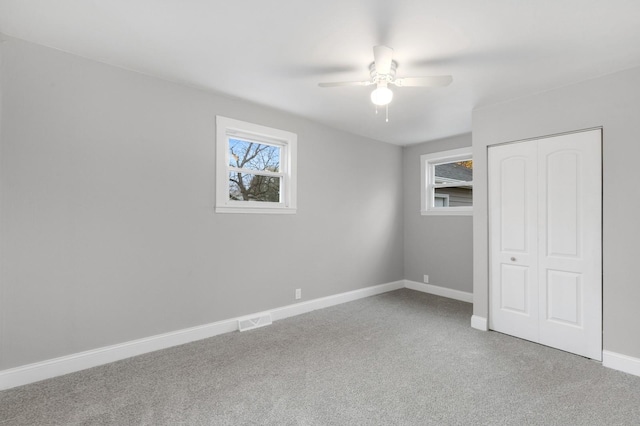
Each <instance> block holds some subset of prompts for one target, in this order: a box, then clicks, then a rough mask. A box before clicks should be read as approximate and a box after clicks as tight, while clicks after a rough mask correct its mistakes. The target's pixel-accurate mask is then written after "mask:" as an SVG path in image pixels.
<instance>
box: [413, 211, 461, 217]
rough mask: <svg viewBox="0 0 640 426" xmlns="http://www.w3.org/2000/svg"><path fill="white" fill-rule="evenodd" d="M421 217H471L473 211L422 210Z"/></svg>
mask: <svg viewBox="0 0 640 426" xmlns="http://www.w3.org/2000/svg"><path fill="white" fill-rule="evenodd" d="M420 214H421V215H422V216H473V210H422V211H420Z"/></svg>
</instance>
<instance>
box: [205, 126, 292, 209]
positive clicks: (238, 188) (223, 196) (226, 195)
mask: <svg viewBox="0 0 640 426" xmlns="http://www.w3.org/2000/svg"><path fill="white" fill-rule="evenodd" d="M216 127H217V130H216V133H217V136H216V139H217V140H216V144H217V150H216V152H217V161H216V163H217V173H216V177H217V184H216V212H218V213H295V212H296V192H295V191H296V179H295V177H296V176H295V170H296V167H295V161H296V142H297V135H295V134H294V133H291V132H286V131H284V130H278V129H272V128H269V127H264V126H259V125H257V124H252V123H246V122H244V121H239V120H233V119H230V118H226V117H221V116H218V117H216Z"/></svg>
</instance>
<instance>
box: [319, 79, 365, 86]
mask: <svg viewBox="0 0 640 426" xmlns="http://www.w3.org/2000/svg"><path fill="white" fill-rule="evenodd" d="M371 84H373V83H372V82H371V81H368V80H367V81H338V82H335V83H318V86H320V87H342V86H369V85H371Z"/></svg>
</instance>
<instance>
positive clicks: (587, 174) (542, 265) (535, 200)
mask: <svg viewBox="0 0 640 426" xmlns="http://www.w3.org/2000/svg"><path fill="white" fill-rule="evenodd" d="M601 140H602V136H601V131H600V130H596V131H589V132H580V133H572V134H567V135H562V136H557V137H551V138H545V139H539V140H534V141H527V142H521V143H514V144H510V145H503V146H497V147H491V148H490V149H489V206H490V212H489V215H490V224H489V225H490V246H491V248H490V262H491V264H490V269H491V271H490V274H491V277H490V278H491V284H490V288H491V299H490V303H491V310H490V321H489V324H490V327H491V328H492V329H494V330H496V331H500V332H503V333H507V334H511V335H514V336H517V337H521V338H524V339H527V340H531V341H534V342H538V343H542V344H545V345H548V346H553V347H555V348H559V349H563V350H566V351H569V352H573V353H576V354H579V355H582V356H586V357H589V358H593V359H597V360H600V359H601V358H602V266H601V265H602V242H601V240H602V237H601V236H602V225H601V223H602V221H601V211H602V207H601V205H602V188H601V153H600V152H601Z"/></svg>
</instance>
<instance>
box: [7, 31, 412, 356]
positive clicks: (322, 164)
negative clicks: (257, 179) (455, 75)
mask: <svg viewBox="0 0 640 426" xmlns="http://www.w3.org/2000/svg"><path fill="white" fill-rule="evenodd" d="M1 55H2V66H1V69H0V72H1V86H0V87H1V90H2V95H3V97H2V106H1V107H2V110H1V111H2V113H1V116H0V120H1V121H0V122H1V123H2V127H1V133H0V143H1V145H0V177H1V179H0V185H1V186H0V191H1V194H0V202H1V217H0V233H1V243H0V244H1V245H0V249H1V254H0V262H1V264H0V267H1V276H0V279H1V281H0V282H1V289H0V290H1V291H2V293H1V296H2V299H1V301H0V303H1V305H0V310H1V312H2V317H1V328H0V344H1V345H2V347H1V348H0V369H6V368H10V367H15V366H18V365H24V364H28V363H32V362H36V361H41V360H45V359H50V358H54V357H57V356H62V355H67V354H71V353H76V352H80V351H84V350H88V349H92V348H97V347H101V346H105V345H110V344H116V343H120V342H125V341H128V340H132V339H136V338H142V337H146V336H151V335H155V334H158V333H163V332H169V331H172V330H178V329H182V328H185V327H190V326H195V325H200V324H206V323H210V322H214V321H218V320H222V319H226V318H232V317H235V316H239V315H243V314H248V313H252V312H257V311H262V310H267V309H270V308H274V307H278V306H284V305H287V304H290V303H294V302H295V301H294V297H293V296H294V289H295V288H302V294H303V300H308V299H313V298H318V297H322V296H327V295H332V294H336V293H340V292H344V291H349V290H354V289H358V288H362V287H366V286H371V285H375V284H380V283H385V282H391V281H395V280H400V279H402V278H403V261H402V259H403V216H402V208H403V206H402V196H403V194H402V169H401V167H402V149H401V148H400V147H397V146H392V145H388V144H385V143H380V142H376V141H373V140H368V139H365V138H361V137H356V136H353V135H348V134H345V133H342V132H339V131H335V130H331V129H329V128H326V127H323V126H320V125H318V124H314V123H312V122H310V121H307V120H304V119H301V118H298V117H295V116H292V115H289V114H285V113H282V112H278V111H275V110H273V109H269V108H266V107H261V106H257V105H253V104H250V103H247V102H243V101H240V100H234V99H229V98H225V97H221V96H217V95H215V94H211V93H207V92H204V91H200V90H196V89H192V88H188V87H184V86H180V85H177V84H173V83H170V82H166V81H163V80H160V79H156V78H152V77H148V76H145V75H141V74H137V73H133V72H129V71H126V70H122V69H118V68H115V67H111V66H108V65H105V64H102V63H98V62H93V61H89V60H86V59H83V58H80V57H76V56H73V55H68V54H65V53H62V52H59V51H56V50H52V49H48V48H45V47H42V46H37V45H34V44H30V43H26V42H23V41H18V40H14V39H8V41H7V42H5V43H4V44H2V47H1ZM216 114H220V115H224V116H227V117H231V118H236V119H240V120H246V121H251V122H254V123H257V124H261V125H266V126H271V127H275V128H280V129H284V130H288V131H292V132H296V133H297V134H298V214H296V215H246V214H244V215H242V214H239V215H233V214H216V213H214V210H213V208H214V204H213V200H214V195H215V194H214V188H215V169H214V164H215V116H216ZM363 165H365V166H364V167H363ZM367 165H376V166H375V167H369V166H367Z"/></svg>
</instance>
